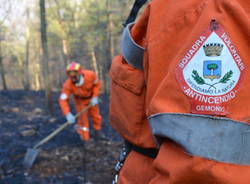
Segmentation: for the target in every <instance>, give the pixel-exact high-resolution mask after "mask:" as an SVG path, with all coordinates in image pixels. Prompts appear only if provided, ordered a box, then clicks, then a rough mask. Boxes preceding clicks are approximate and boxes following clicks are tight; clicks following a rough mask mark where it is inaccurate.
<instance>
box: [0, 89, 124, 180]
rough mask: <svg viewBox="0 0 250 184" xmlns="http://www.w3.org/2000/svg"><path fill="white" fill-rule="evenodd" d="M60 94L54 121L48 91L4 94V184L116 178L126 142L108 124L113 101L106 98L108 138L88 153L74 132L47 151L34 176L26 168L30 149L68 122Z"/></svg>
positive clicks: (0, 102) (0, 162)
mask: <svg viewBox="0 0 250 184" xmlns="http://www.w3.org/2000/svg"><path fill="white" fill-rule="evenodd" d="M58 96H59V94H58V93H54V94H53V99H54V109H55V114H54V116H50V115H49V114H48V113H47V112H46V108H45V105H44V104H45V103H44V93H43V92H42V91H38V92H35V91H23V90H15V91H0V184H24V183H25V184H82V183H86V184H108V183H111V181H112V178H113V175H114V169H113V168H114V165H115V163H116V161H117V158H118V155H119V151H120V147H121V145H122V141H121V138H120V137H119V136H118V134H116V133H115V132H114V130H113V129H112V128H111V126H110V125H109V122H108V96H105V95H102V96H101V97H100V98H101V99H102V102H101V104H100V109H101V114H102V116H103V129H102V132H103V134H104V135H105V137H106V138H107V140H99V141H95V140H93V139H91V140H90V141H89V142H88V143H87V144H85V147H83V142H82V141H81V140H80V138H79V136H78V135H77V133H76V132H75V130H74V128H73V126H70V127H67V128H66V129H65V130H63V131H62V132H61V133H59V134H58V135H57V136H56V137H55V138H53V139H52V140H51V141H49V142H48V143H46V144H45V145H43V146H42V147H41V151H40V153H39V155H38V157H37V158H36V162H35V163H34V165H33V167H32V168H31V169H30V170H26V169H25V168H24V167H23V166H22V162H23V159H24V155H25V153H26V150H27V148H32V147H33V146H34V145H35V144H36V143H38V142H39V141H40V140H41V139H43V138H44V137H46V136H47V135H48V134H49V133H51V132H52V131H53V130H55V129H56V128H57V127H59V126H60V125H61V124H62V123H64V122H65V119H64V117H63V116H62V114H61V112H60V109H59V106H58V103H57V99H58Z"/></svg>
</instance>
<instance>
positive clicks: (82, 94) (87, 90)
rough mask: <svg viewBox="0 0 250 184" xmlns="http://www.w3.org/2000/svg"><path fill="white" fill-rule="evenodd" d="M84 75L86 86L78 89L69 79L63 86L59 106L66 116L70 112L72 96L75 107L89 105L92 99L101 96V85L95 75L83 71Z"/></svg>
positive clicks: (91, 72) (88, 71)
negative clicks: (71, 96)
mask: <svg viewBox="0 0 250 184" xmlns="http://www.w3.org/2000/svg"><path fill="white" fill-rule="evenodd" d="M82 75H83V76H84V84H83V85H82V86H79V87H77V86H76V85H75V84H73V83H72V81H71V80H70V79H69V78H68V79H67V80H66V81H65V82H64V84H63V89H62V93H61V97H60V99H59V104H60V107H61V110H62V112H63V114H64V115H66V114H68V113H69V112H70V107H69V99H70V95H71V94H72V95H73V98H74V103H75V105H80V104H82V103H84V104H85V105H87V104H89V102H90V100H91V98H93V97H97V96H98V95H99V91H100V88H101V83H100V81H99V80H98V79H97V77H96V75H95V73H94V72H93V71H90V70H82Z"/></svg>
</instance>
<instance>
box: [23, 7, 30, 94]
mask: <svg viewBox="0 0 250 184" xmlns="http://www.w3.org/2000/svg"><path fill="white" fill-rule="evenodd" d="M26 19H27V27H26V44H25V59H24V79H23V86H24V89H25V90H29V89H30V76H29V57H30V26H29V21H30V10H29V8H27V9H26Z"/></svg>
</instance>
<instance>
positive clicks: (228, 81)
mask: <svg viewBox="0 0 250 184" xmlns="http://www.w3.org/2000/svg"><path fill="white" fill-rule="evenodd" d="M215 28H216V29H215ZM215 28H214V29H210V28H208V29H207V30H206V31H204V32H203V33H201V35H200V36H199V37H198V39H197V40H195V41H194V43H193V45H190V48H189V49H188V50H187V52H186V54H185V55H184V57H183V58H182V59H181V60H180V62H179V63H178V65H177V70H176V76H177V80H178V82H179V84H180V85H181V87H182V90H183V92H184V94H185V95H187V96H188V97H189V99H190V104H191V112H193V113H199V114H213V115H214V114H220V115H224V114H226V113H227V109H226V104H227V103H228V102H229V101H231V100H232V99H234V98H235V97H236V96H237V92H238V89H239V87H240V83H241V81H242V80H241V79H242V74H243V73H244V71H245V65H244V63H243V61H242V59H241V57H240V55H239V54H238V51H237V49H236V47H235V46H234V45H233V43H232V41H231V39H230V37H229V35H228V34H227V33H226V32H225V31H224V30H223V28H222V26H221V25H219V24H218V23H216V27H215Z"/></svg>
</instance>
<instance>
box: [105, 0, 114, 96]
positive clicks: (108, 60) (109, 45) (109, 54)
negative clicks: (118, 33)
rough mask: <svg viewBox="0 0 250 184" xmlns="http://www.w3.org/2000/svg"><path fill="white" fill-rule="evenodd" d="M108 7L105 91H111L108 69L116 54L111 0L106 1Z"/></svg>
mask: <svg viewBox="0 0 250 184" xmlns="http://www.w3.org/2000/svg"><path fill="white" fill-rule="evenodd" d="M106 9H107V55H106V62H105V65H104V68H103V69H104V71H103V75H104V85H105V93H109V83H108V71H109V68H110V65H111V60H112V57H113V56H114V39H113V35H112V29H113V27H114V25H113V21H112V14H111V5H110V0H107V1H106Z"/></svg>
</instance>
